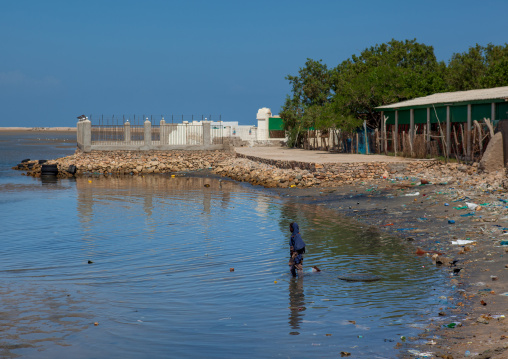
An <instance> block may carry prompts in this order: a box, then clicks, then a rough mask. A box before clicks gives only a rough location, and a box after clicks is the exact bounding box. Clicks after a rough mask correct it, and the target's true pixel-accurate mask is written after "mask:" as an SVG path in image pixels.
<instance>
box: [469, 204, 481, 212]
mask: <svg viewBox="0 0 508 359" xmlns="http://www.w3.org/2000/svg"><path fill="white" fill-rule="evenodd" d="M466 206H467V208H469V209H470V210H471V211H476V209H478V207H480V206H479V205H477V204H476V203H473V202H466Z"/></svg>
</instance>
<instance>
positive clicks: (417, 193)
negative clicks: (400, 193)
mask: <svg viewBox="0 0 508 359" xmlns="http://www.w3.org/2000/svg"><path fill="white" fill-rule="evenodd" d="M419 195H420V192H413V193H406V197H414V196H419Z"/></svg>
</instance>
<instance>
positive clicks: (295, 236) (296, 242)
mask: <svg viewBox="0 0 508 359" xmlns="http://www.w3.org/2000/svg"><path fill="white" fill-rule="evenodd" d="M291 227H293V233H292V234H291V238H290V239H289V246H292V247H293V249H294V250H295V251H299V250H300V249H303V248H305V242H304V241H303V239H302V236H301V235H300V227H299V226H298V223H296V222H293V223H291Z"/></svg>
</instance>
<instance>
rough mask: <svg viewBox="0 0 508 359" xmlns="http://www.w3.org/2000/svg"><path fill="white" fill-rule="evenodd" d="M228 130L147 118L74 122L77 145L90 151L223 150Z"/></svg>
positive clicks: (205, 122)
mask: <svg viewBox="0 0 508 359" xmlns="http://www.w3.org/2000/svg"><path fill="white" fill-rule="evenodd" d="M227 135H228V133H227V131H225V130H224V127H223V126H214V129H213V130H212V128H211V123H210V122H208V121H204V122H201V123H196V122H195V123H178V124H176V123H166V122H165V120H161V121H160V123H159V124H158V125H154V124H152V122H151V121H149V120H148V119H147V120H145V122H144V123H143V125H133V124H131V123H130V122H129V121H126V122H125V123H123V124H122V125H116V124H114V125H113V124H109V123H108V124H99V125H92V124H91V121H90V120H88V119H85V120H80V121H79V122H78V124H77V140H78V147H79V148H81V149H82V150H83V151H85V152H88V151H91V150H117V149H118V150H121V149H123V150H150V149H156V150H171V149H222V148H224V145H225V144H226V143H227V142H228V141H225V137H227Z"/></svg>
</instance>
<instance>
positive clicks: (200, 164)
mask: <svg viewBox="0 0 508 359" xmlns="http://www.w3.org/2000/svg"><path fill="white" fill-rule="evenodd" d="M45 164H57V165H58V169H59V177H71V176H72V174H70V173H68V172H67V170H68V169H69V166H71V165H74V166H76V176H81V175H87V174H99V175H101V174H102V175H146V174H161V173H175V172H182V171H197V170H203V169H210V170H212V172H214V173H215V174H217V175H220V176H224V177H230V178H232V179H234V180H237V181H241V182H249V183H251V184H253V185H260V186H264V187H267V188H291V187H298V188H308V187H317V186H319V187H338V186H342V185H351V184H354V183H358V182H365V181H375V180H378V179H383V178H384V179H395V180H402V179H404V178H405V179H407V178H415V179H419V180H423V181H424V182H425V183H428V182H430V183H447V184H451V183H453V182H454V181H458V182H460V183H462V184H463V185H471V186H475V187H478V188H483V189H488V188H504V189H508V179H507V177H506V174H505V172H504V171H495V172H485V171H480V170H479V169H478V164H477V163H474V164H473V165H470V166H469V165H464V164H457V163H448V164H445V163H442V162H440V161H437V160H412V161H407V162H396V163H389V162H372V163H357V162H355V163H326V164H318V163H307V162H297V161H277V160H268V159H262V158H256V157H250V156H243V155H239V154H235V153H231V152H227V151H182V150H180V151H92V152H89V153H83V152H81V151H79V150H78V151H76V153H75V154H74V155H71V156H67V157H63V158H59V159H56V160H49V161H47V162H46V163H45ZM41 166H42V165H41V164H39V163H38V161H28V162H25V163H22V164H20V165H18V166H17V167H14V168H15V169H18V170H22V171H26V172H27V175H30V176H34V177H38V176H40V172H41Z"/></svg>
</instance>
